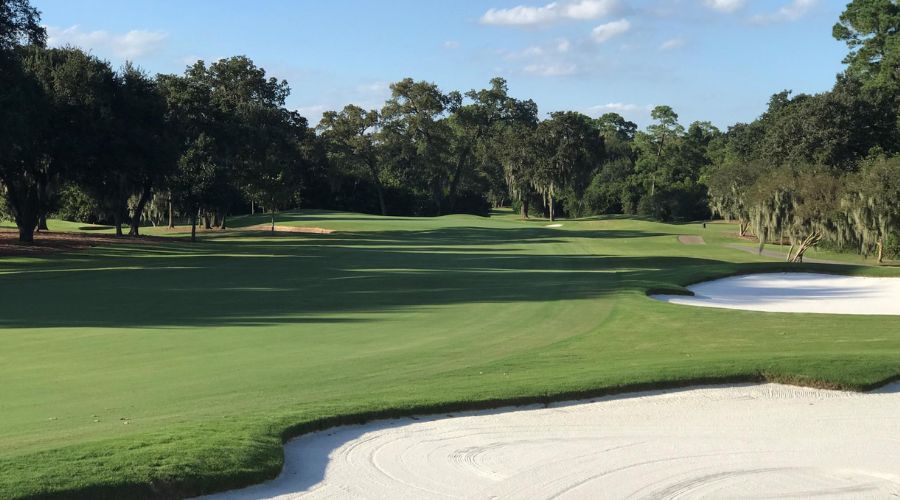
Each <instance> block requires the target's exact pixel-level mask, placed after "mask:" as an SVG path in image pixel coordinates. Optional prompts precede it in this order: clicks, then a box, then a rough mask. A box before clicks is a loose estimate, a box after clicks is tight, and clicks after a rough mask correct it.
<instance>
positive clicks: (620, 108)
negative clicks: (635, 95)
mask: <svg viewBox="0 0 900 500" xmlns="http://www.w3.org/2000/svg"><path fill="white" fill-rule="evenodd" d="M652 109H653V106H642V105H640V104H631V103H624V102H609V103H606V104H598V105H597V106H591V107H589V108H587V109H585V110H584V111H585V114H587V115H588V116H593V117H599V116H602V115H605V114H606V113H616V114H618V115H621V116H623V117H624V118H625V119H626V120H631V121H634V122H637V123H638V124H640V123H646V122H647V121H648V120H649V119H650V111H651V110H652Z"/></svg>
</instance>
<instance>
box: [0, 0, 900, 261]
mask: <svg viewBox="0 0 900 500" xmlns="http://www.w3.org/2000/svg"><path fill="white" fill-rule="evenodd" d="M0 28H2V30H0V153H2V156H0V186H2V190H0V192H2V197H3V199H4V200H3V205H4V207H5V209H6V211H7V214H8V216H9V217H10V218H12V219H13V220H15V222H16V225H17V227H18V229H19V238H20V240H21V241H23V242H31V241H32V240H33V238H34V231H35V230H42V229H46V219H47V217H48V216H50V215H54V216H58V217H61V218H64V219H68V220H77V221H84V222H101V223H107V224H111V225H113V226H114V227H115V228H116V235H119V236H121V235H124V234H125V229H123V227H127V228H128V229H127V230H128V234H129V235H132V236H137V235H138V234H139V232H140V228H141V227H142V226H143V225H145V224H147V223H148V222H149V223H152V224H167V225H169V226H174V224H175V223H176V220H187V221H189V222H190V225H191V228H192V229H191V235H192V239H194V238H195V237H196V227H197V226H198V225H202V226H203V227H205V228H212V227H220V228H225V227H226V220H227V217H228V216H229V215H230V214H234V213H247V212H256V211H257V210H265V211H267V212H269V213H271V217H272V219H271V221H272V228H273V230H274V225H275V213H276V212H277V211H278V210H282V209H289V208H296V207H299V206H301V205H302V206H304V207H315V208H323V209H342V210H352V211H361V212H369V213H380V214H382V215H444V214H449V213H473V214H487V213H488V212H489V210H490V209H491V208H492V207H498V206H512V207H513V208H514V209H516V210H517V211H518V212H519V213H520V214H521V216H522V217H523V218H526V217H529V216H541V217H546V218H549V219H550V220H555V219H556V218H558V217H559V216H568V217H583V216H589V215H598V214H610V213H623V214H630V215H639V216H645V217H650V218H653V219H657V220H663V221H672V220H698V219H704V218H707V217H709V216H710V215H717V216H721V217H725V218H728V219H734V220H736V221H738V223H739V232H740V234H741V235H742V236H743V235H747V234H750V233H752V234H753V235H754V236H756V237H757V238H758V239H759V242H760V249H761V250H762V245H765V244H766V243H779V244H782V243H783V244H786V245H790V247H791V250H790V251H789V253H788V258H789V260H794V261H799V260H802V258H803V255H804V254H805V252H806V251H807V250H808V249H809V248H811V247H813V246H815V245H820V244H827V245H832V246H837V247H842V248H853V249H855V250H857V251H859V252H861V253H863V254H867V255H868V254H874V255H876V256H877V258H878V260H879V261H880V260H882V259H883V257H884V255H885V253H896V251H897V249H898V247H900V243H898V234H900V229H898V224H900V214H898V206H900V187H898V184H900V181H898V178H900V170H898V169H900V160H898V159H897V153H898V150H900V133H898V107H900V41H898V40H900V35H898V30H900V8H898V6H897V3H896V2H895V1H893V0H854V1H853V2H850V3H849V4H848V6H847V8H846V10H845V11H844V12H843V14H842V15H841V17H840V19H839V20H838V23H837V24H836V25H835V27H834V30H833V36H834V37H835V38H836V39H838V40H842V41H845V42H846V43H847V45H848V48H849V52H848V55H847V57H846V58H845V60H844V62H845V63H846V64H847V68H846V71H844V72H843V73H842V74H841V75H838V78H837V80H836V83H835V85H834V88H833V89H832V90H830V91H828V92H824V93H821V94H816V95H805V94H800V95H792V94H791V92H789V91H783V92H779V93H777V94H775V95H773V96H772V98H771V100H770V102H769V106H768V109H767V111H766V112H765V113H763V114H762V115H761V116H760V117H759V118H757V119H756V120H754V121H752V122H750V123H738V124H735V125H733V126H731V127H729V128H728V130H726V131H724V132H723V131H720V130H719V129H717V128H716V127H715V126H713V125H712V124H711V123H709V122H702V121H698V122H694V123H691V124H689V125H687V126H685V125H683V124H681V123H680V122H679V119H678V118H679V117H678V114H677V113H676V112H675V110H673V109H672V108H671V107H669V106H657V107H656V108H654V109H653V110H652V112H651V118H652V119H653V123H652V124H651V125H649V126H648V127H646V129H644V130H639V129H638V127H637V125H636V124H635V123H633V122H630V121H628V120H626V119H625V118H624V117H622V116H621V115H618V114H616V113H608V114H605V115H602V116H600V117H598V118H591V117H589V116H587V115H584V114H582V113H579V112H575V111H559V112H553V113H550V114H549V115H547V116H546V117H545V118H543V119H542V118H541V115H540V114H539V112H538V107H537V105H536V104H535V102H534V101H533V100H530V99H525V100H522V99H517V98H514V97H512V96H510V95H509V93H508V87H507V82H506V81H505V80H504V79H502V78H494V79H492V80H491V81H490V82H489V84H488V86H487V87H486V88H483V89H473V90H470V91H468V92H465V93H461V92H458V91H450V92H445V91H443V90H442V89H440V88H439V87H438V86H437V85H436V84H434V83H431V82H428V81H415V80H413V79H410V78H406V79H403V80H400V81H398V82H395V83H393V84H392V85H391V86H390V89H391V95H390V97H389V98H388V99H387V101H386V102H385V103H384V105H383V106H382V107H381V108H380V109H364V108H361V107H359V106H356V105H353V104H350V105H347V106H345V107H344V108H343V109H340V110H333V111H327V112H325V113H324V114H323V116H322V119H321V121H320V122H319V124H318V125H317V126H316V127H311V126H310V125H309V123H308V122H307V120H306V119H305V118H304V117H302V116H300V115H299V114H297V113H296V112H294V111H291V110H289V109H287V108H286V106H285V101H286V98H287V97H288V96H289V95H290V87H289V85H288V82H286V81H284V80H277V79H275V78H272V77H270V76H268V75H267V74H266V71H265V70H264V69H263V68H260V67H258V66H256V65H255V63H254V62H253V61H252V60H251V59H250V58H248V57H246V56H234V57H230V58H226V59H221V60H218V61H215V62H211V63H206V62H204V61H197V62H196V63H195V64H193V65H191V66H189V67H187V68H186V69H185V71H184V73H183V74H180V75H172V74H160V75H155V76H151V75H149V74H148V73H146V72H145V71H143V70H141V69H140V68H137V67H135V66H133V65H132V64H130V63H126V64H125V65H124V66H123V67H122V68H120V69H118V70H116V69H113V68H112V67H111V65H110V64H109V63H108V62H106V61H103V60H100V59H98V58H97V57H95V56H92V55H90V54H87V53H85V52H84V51H82V50H81V49H79V48H75V47H64V48H47V47H46V33H45V32H44V29H43V28H42V27H41V25H40V13H39V12H38V11H37V10H35V9H34V8H33V7H32V6H31V5H30V4H29V2H28V0H0Z"/></svg>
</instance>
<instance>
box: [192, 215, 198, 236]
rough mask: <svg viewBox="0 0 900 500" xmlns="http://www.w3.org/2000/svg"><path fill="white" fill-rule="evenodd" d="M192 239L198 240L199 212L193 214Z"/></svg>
mask: <svg viewBox="0 0 900 500" xmlns="http://www.w3.org/2000/svg"><path fill="white" fill-rule="evenodd" d="M191 241H197V212H193V214H192V215H191Z"/></svg>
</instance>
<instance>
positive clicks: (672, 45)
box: [659, 37, 686, 50]
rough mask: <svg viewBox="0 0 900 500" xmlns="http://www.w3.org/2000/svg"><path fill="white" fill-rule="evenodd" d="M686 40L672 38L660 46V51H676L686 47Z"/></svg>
mask: <svg viewBox="0 0 900 500" xmlns="http://www.w3.org/2000/svg"><path fill="white" fill-rule="evenodd" d="M685 43H686V42H685V39H684V38H682V37H677V38H671V39H669V40H666V41H665V42H663V43H662V44H660V46H659V50H675V49H679V48H681V47H684V44H685Z"/></svg>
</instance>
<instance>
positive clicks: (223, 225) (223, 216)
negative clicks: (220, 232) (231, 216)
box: [220, 212, 228, 229]
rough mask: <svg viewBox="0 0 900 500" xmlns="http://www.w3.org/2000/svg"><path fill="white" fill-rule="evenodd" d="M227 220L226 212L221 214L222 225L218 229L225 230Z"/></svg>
mask: <svg viewBox="0 0 900 500" xmlns="http://www.w3.org/2000/svg"><path fill="white" fill-rule="evenodd" d="M227 218H228V212H222V225H221V227H220V228H221V229H226V227H225V219H227Z"/></svg>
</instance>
